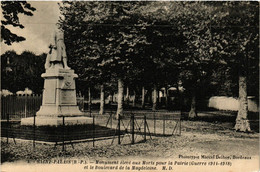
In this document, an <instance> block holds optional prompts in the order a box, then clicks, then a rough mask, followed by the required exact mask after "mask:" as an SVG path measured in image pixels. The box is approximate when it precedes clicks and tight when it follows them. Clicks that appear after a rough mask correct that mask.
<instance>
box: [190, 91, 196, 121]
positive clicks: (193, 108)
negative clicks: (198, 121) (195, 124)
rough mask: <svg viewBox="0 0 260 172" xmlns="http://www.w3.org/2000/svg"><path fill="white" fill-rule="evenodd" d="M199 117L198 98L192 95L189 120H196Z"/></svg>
mask: <svg viewBox="0 0 260 172" xmlns="http://www.w3.org/2000/svg"><path fill="white" fill-rule="evenodd" d="M196 117H198V115H197V111H196V96H195V93H194V92H193V93H192V98H191V108H190V112H189V118H190V119H194V118H196Z"/></svg>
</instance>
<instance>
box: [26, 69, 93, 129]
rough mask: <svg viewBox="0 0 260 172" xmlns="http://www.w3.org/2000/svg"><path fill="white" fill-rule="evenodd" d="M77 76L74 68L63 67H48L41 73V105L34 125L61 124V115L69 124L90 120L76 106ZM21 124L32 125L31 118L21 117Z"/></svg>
mask: <svg viewBox="0 0 260 172" xmlns="http://www.w3.org/2000/svg"><path fill="white" fill-rule="evenodd" d="M77 77H78V75H76V74H75V73H74V70H71V69H64V68H49V69H47V70H46V73H44V74H42V78H44V91H43V99H42V106H41V108H40V110H39V111H38V112H37V113H36V120H35V121H36V125H62V117H65V123H66V124H70V125H75V124H84V123H88V122H87V121H91V120H90V119H91V118H89V117H83V116H82V115H83V113H82V112H81V111H80V110H79V108H78V106H77V99H76V86H75V78H77ZM66 121H67V122H66ZM21 125H33V118H22V120H21Z"/></svg>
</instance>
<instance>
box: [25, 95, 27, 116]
mask: <svg viewBox="0 0 260 172" xmlns="http://www.w3.org/2000/svg"><path fill="white" fill-rule="evenodd" d="M24 115H25V118H26V117H27V94H25V105H24Z"/></svg>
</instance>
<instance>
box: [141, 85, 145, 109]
mask: <svg viewBox="0 0 260 172" xmlns="http://www.w3.org/2000/svg"><path fill="white" fill-rule="evenodd" d="M142 108H145V89H144V87H142Z"/></svg>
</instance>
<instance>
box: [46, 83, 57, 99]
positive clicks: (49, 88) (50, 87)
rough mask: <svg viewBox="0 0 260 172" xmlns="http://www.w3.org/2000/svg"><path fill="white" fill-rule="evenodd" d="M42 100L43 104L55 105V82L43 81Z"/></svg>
mask: <svg viewBox="0 0 260 172" xmlns="http://www.w3.org/2000/svg"><path fill="white" fill-rule="evenodd" d="M44 86H45V88H44V96H45V97H44V100H45V102H44V103H45V104H55V103H56V102H55V101H56V80H55V79H50V80H45V85H44Z"/></svg>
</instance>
